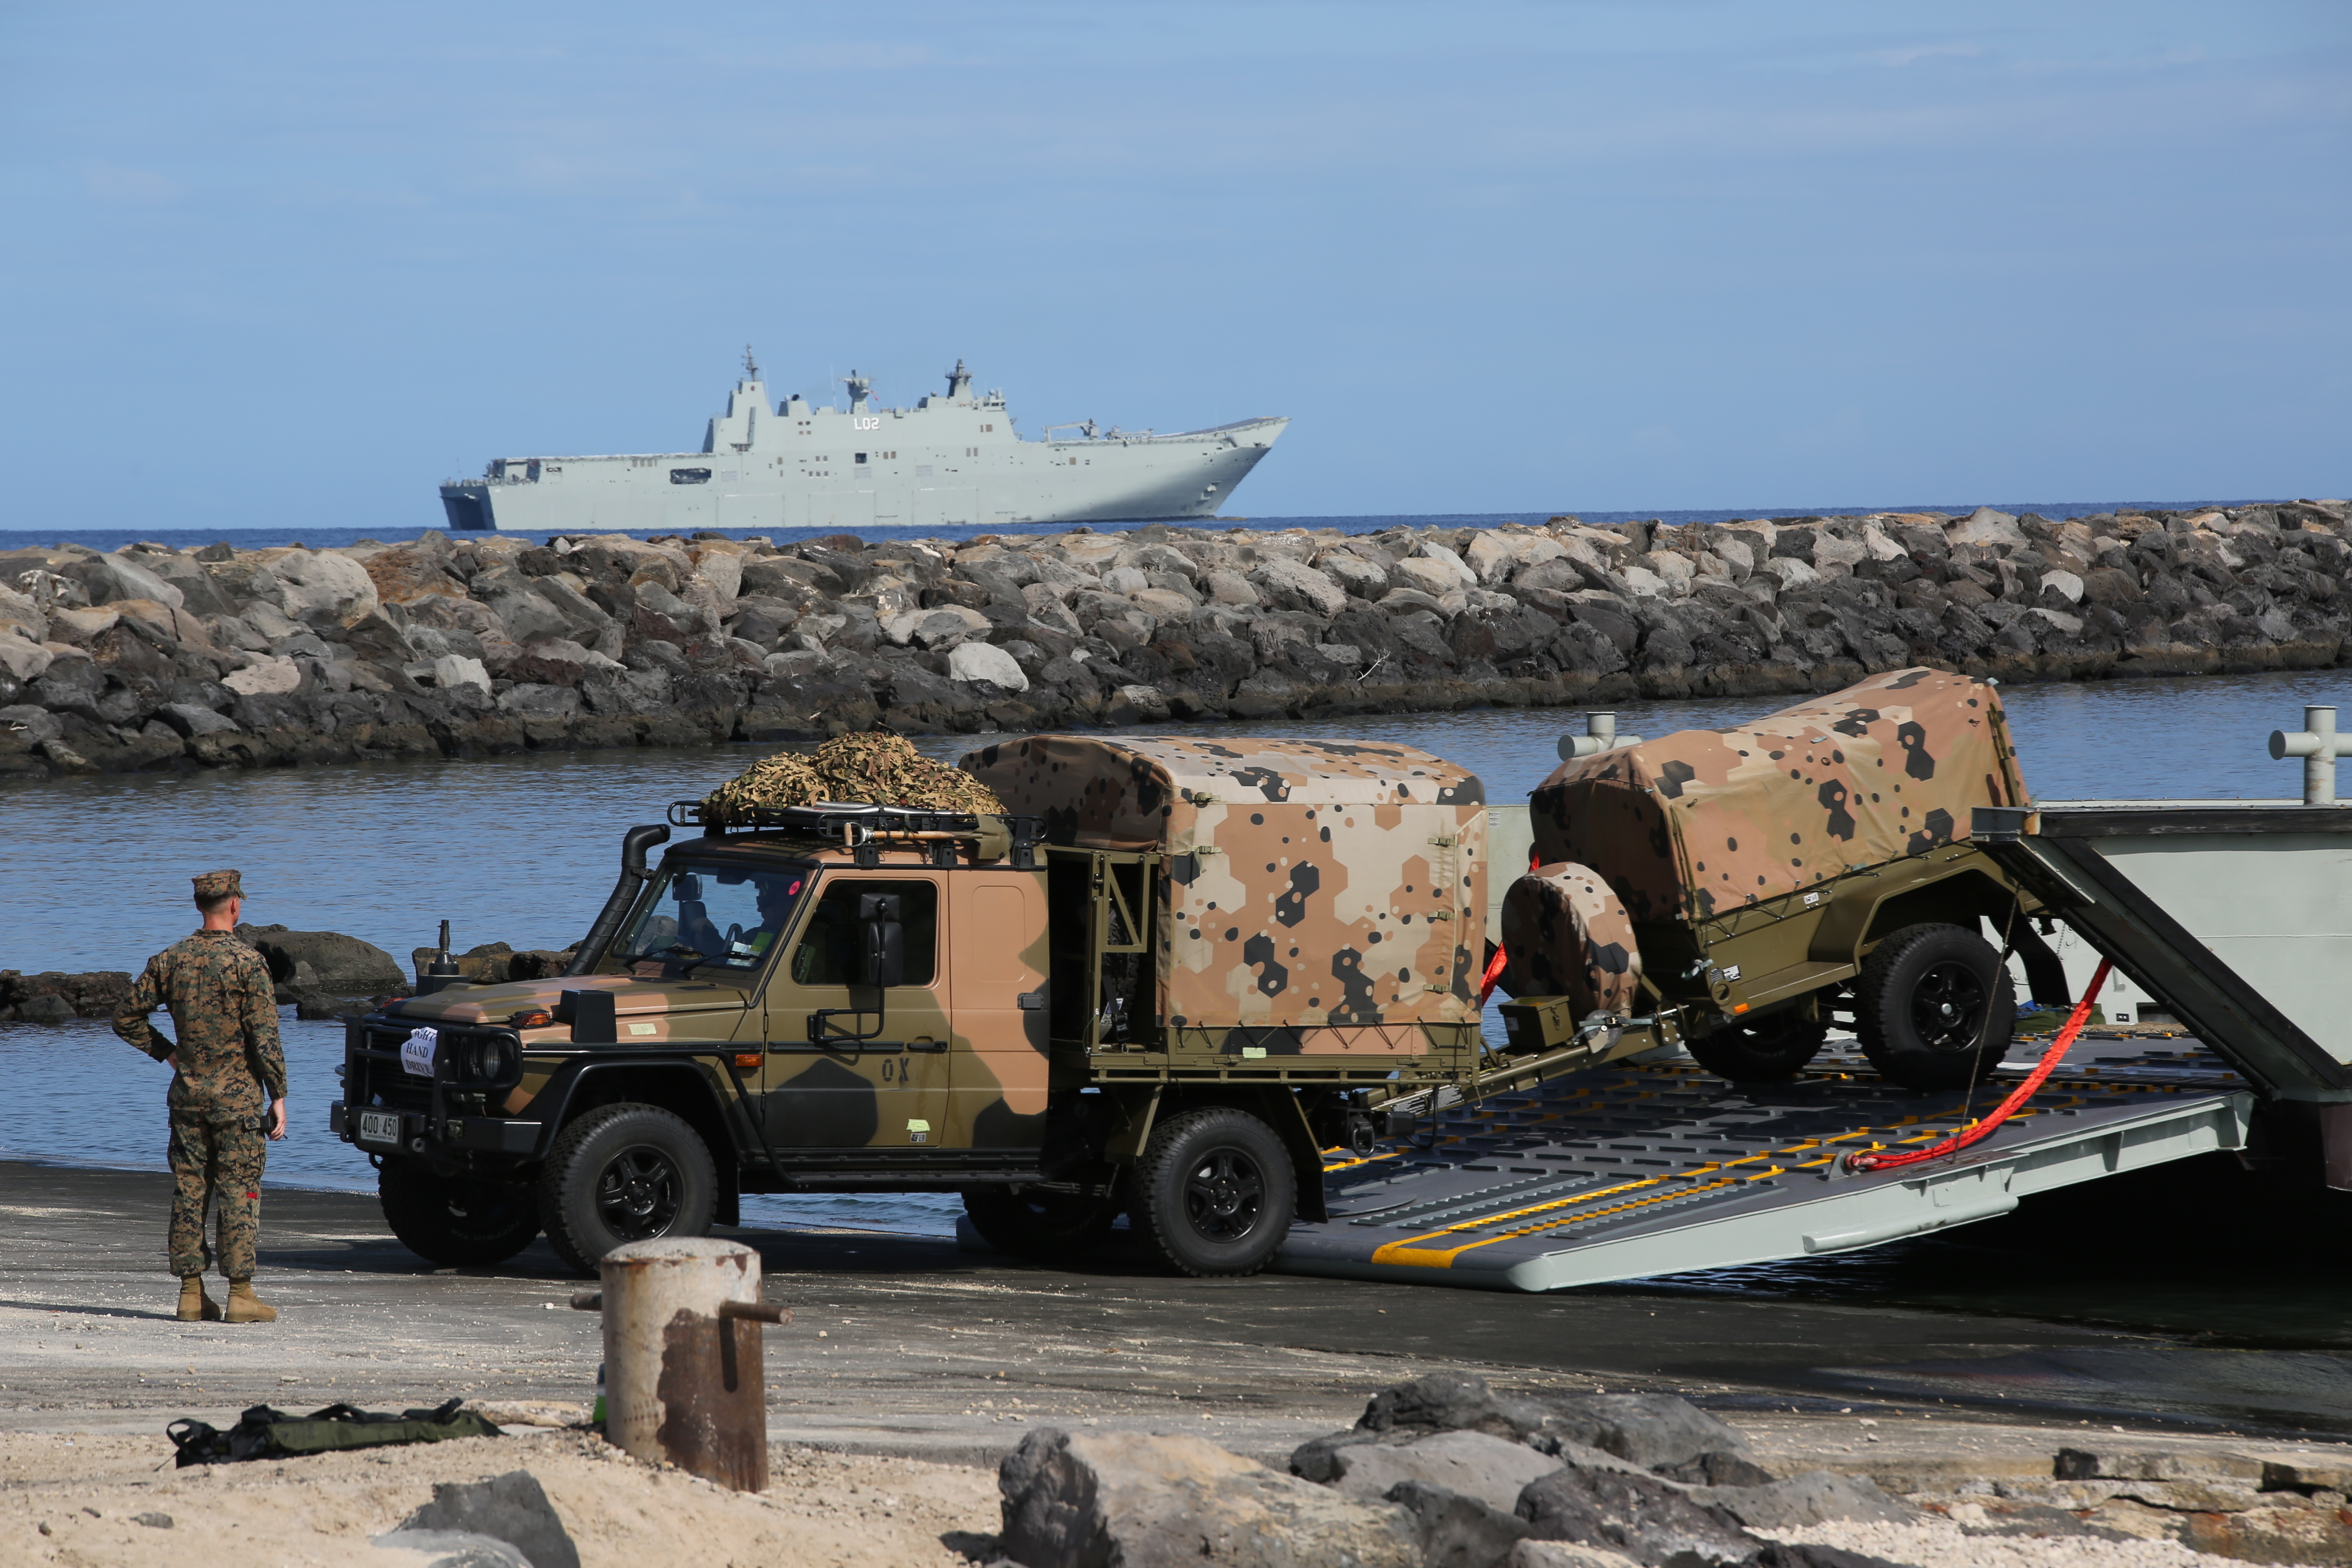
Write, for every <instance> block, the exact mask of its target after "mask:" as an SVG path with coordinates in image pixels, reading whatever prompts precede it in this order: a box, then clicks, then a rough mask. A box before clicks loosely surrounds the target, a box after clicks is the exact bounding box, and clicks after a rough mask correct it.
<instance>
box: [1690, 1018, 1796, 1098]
mask: <svg viewBox="0 0 2352 1568" xmlns="http://www.w3.org/2000/svg"><path fill="white" fill-rule="evenodd" d="M1829 1033H1830V1031H1829V1026H1828V1025H1827V1024H1824V1023H1822V1021H1821V1020H1820V1019H1818V1018H1801V1017H1799V1016H1796V1015H1795V1014H1793V1013H1774V1014H1771V1015H1770V1016H1767V1017H1763V1018H1758V1019H1754V1020H1749V1019H1744V1018H1743V1019H1738V1020H1735V1021H1733V1022H1732V1023H1729V1024H1727V1025H1725V1026H1723V1027H1722V1028H1719V1029H1717V1030H1716V1031H1714V1032H1713V1033H1712V1034H1707V1035H1702V1036H1700V1037H1696V1038H1695V1039H1689V1040H1685V1041H1684V1042H1683V1048H1684V1049H1685V1050H1686V1051H1688V1052H1690V1054H1691V1057H1692V1058H1693V1059H1694V1060H1696V1062H1697V1063H1698V1065H1699V1066H1701V1067H1703V1068H1706V1070H1707V1071H1709V1072H1711V1073H1713V1074H1715V1076H1716V1077H1717V1078H1725V1079H1730V1080H1731V1081H1732V1082H1734V1083H1786V1082H1788V1081H1789V1080H1790V1079H1792V1078H1794V1077H1796V1076H1797V1074H1799V1073H1800V1072H1801V1071H1803V1070H1804V1068H1805V1064H1806V1063H1808V1062H1810V1061H1811V1060H1812V1059H1813V1058H1815V1057H1817V1056H1819V1055H1821V1051H1822V1041H1824V1040H1826V1039H1828V1038H1829Z"/></svg>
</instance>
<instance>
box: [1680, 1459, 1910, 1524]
mask: <svg viewBox="0 0 2352 1568" xmlns="http://www.w3.org/2000/svg"><path fill="white" fill-rule="evenodd" d="M1690 1499H1691V1500H1692V1501H1693V1502H1696V1503H1701V1504H1705V1505H1707V1506H1711V1507H1714V1508H1719V1509H1721V1510H1724V1511H1725V1512H1726V1513H1728V1514H1730V1515H1731V1516H1732V1517H1733V1518H1734V1519H1737V1520H1738V1521H1739V1522H1740V1523H1742V1524H1744V1525H1746V1526H1748V1528H1749V1529H1751V1530H1794V1529H1796V1528H1798V1527H1799V1526H1801V1525H1807V1524H1820V1523H1822V1522H1823V1521H1827V1520H1832V1519H1852V1520H1867V1521H1879V1522H1883V1523H1886V1524H1908V1523H1910V1522H1912V1521H1914V1520H1916V1519H1917V1518H1918V1515H1917V1514H1916V1513H1914V1512H1913V1511H1912V1510H1910V1509H1908V1508H1906V1507H1905V1506H1904V1505H1903V1504H1902V1503H1899V1502H1897V1501H1895V1500H1894V1499H1893V1498H1891V1497H1888V1496H1887V1495H1886V1494H1885V1492H1884V1491H1882V1490H1880V1489H1879V1486H1878V1483H1877V1482H1876V1481H1874V1480H1872V1479H1869V1478H1868V1477H1867V1476H1842V1475H1839V1474H1838V1473H1837V1472H1836V1471H1834V1470H1808V1471H1806V1472H1805V1473H1804V1474H1803V1475H1801V1476H1791V1477H1790V1478H1789V1479H1787V1480H1785V1481H1773V1482H1771V1483H1769V1485H1766V1486H1756V1487H1694V1488H1692V1489H1691V1492H1690Z"/></svg>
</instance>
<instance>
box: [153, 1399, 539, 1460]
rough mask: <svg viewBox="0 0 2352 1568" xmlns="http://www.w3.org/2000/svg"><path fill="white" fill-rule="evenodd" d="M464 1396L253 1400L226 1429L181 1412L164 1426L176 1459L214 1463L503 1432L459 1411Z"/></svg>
mask: <svg viewBox="0 0 2352 1568" xmlns="http://www.w3.org/2000/svg"><path fill="white" fill-rule="evenodd" d="M465 1403H466V1402H465V1400H464V1399H462V1398H458V1399H452V1400H450V1401H449V1402H448V1403H447V1404H446V1405H439V1406H436V1407H435V1408H433V1409H430V1410H404V1411H402V1412H401V1413H400V1414H399V1415H383V1414H380V1413H378V1412H375V1411H371V1410H362V1409H361V1408H360V1407H359V1406H358V1405H328V1406H327V1407H326V1408H325V1409H324V1410H313V1411H312V1412H310V1415H287V1414H286V1412H284V1411H283V1410H276V1409H272V1408H271V1407H270V1406H268V1405H255V1406H253V1407H252V1408H251V1409H250V1410H247V1412H246V1413H245V1415H243V1416H242V1417H240V1418H239V1419H238V1421H237V1424H236V1426H232V1427H230V1428H229V1429H228V1430H227V1431H226V1432H224V1431H222V1430H220V1429H219V1428H218V1427H216V1426H211V1425H210V1424H208V1423H206V1422H203V1421H195V1420H191V1419H189V1418H187V1417H182V1418H181V1419H180V1420H177V1421H174V1422H173V1423H172V1424H171V1425H170V1426H167V1427H165V1428H164V1429H163V1435H164V1436H167V1437H169V1438H171V1439H172V1446H173V1447H174V1448H177V1449H178V1450H179V1451H180V1457H179V1460H178V1463H179V1464H180V1465H181V1466H182V1467H183V1468H184V1467H186V1466H189V1465H217V1464H225V1463H234V1462H235V1461H237V1460H240V1459H294V1458H301V1457H302V1456H303V1455H305V1454H331V1453H334V1452H335V1451H337V1450H338V1449H342V1448H381V1447H386V1446H388V1445H391V1444H396V1443H446V1442H447V1441H448V1440H449V1439H451V1438H452V1437H497V1436H503V1434H502V1433H500V1432H499V1429H498V1428H497V1427H496V1426H492V1425H490V1423H489V1422H488V1421H486V1420H484V1419H483V1418H482V1417H481V1416H479V1415H474V1414H472V1413H471V1412H463V1413H461V1412H460V1411H459V1410H458V1408H457V1407H458V1406H459V1405H463V1404H465Z"/></svg>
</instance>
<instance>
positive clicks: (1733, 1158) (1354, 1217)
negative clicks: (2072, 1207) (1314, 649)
mask: <svg viewBox="0 0 2352 1568" xmlns="http://www.w3.org/2000/svg"><path fill="white" fill-rule="evenodd" d="M1847 1046H1848V1050H1841V1049H1840V1048H1839V1046H1838V1045H1837V1044H1835V1043H1833V1044H1832V1047H1831V1048H1830V1049H1829V1050H1828V1051H1825V1052H1824V1053H1823V1054H1822V1056H1821V1057H1820V1058H1817V1059H1816V1060H1815V1062H1814V1064H1813V1066H1812V1067H1811V1068H1809V1069H1808V1070H1807V1072H1806V1073H1805V1074H1804V1075H1803V1076H1802V1077H1801V1078H1800V1079H1797V1080H1796V1081H1794V1082H1791V1083H1787V1084H1779V1085H1769V1086H1766V1085H1733V1084H1730V1083H1727V1082H1726V1081H1725V1080H1723V1079H1718V1078H1714V1077H1711V1076H1709V1075H1708V1074H1706V1072H1704V1071H1702V1070H1701V1069H1700V1068H1697V1067H1696V1066H1694V1065H1692V1064H1691V1063H1689V1062H1688V1061H1687V1060H1679V1061H1675V1062H1669V1063H1664V1064H1660V1065H1656V1066H1634V1065H1632V1064H1630V1063H1622V1062H1621V1063H1617V1064H1613V1065H1612V1066H1610V1067H1606V1068H1594V1069H1591V1070H1589V1071H1585V1072H1580V1073H1573V1074H1570V1075H1567V1076H1564V1077H1561V1078H1558V1079H1551V1080H1550V1081H1549V1082H1546V1083H1543V1084H1540V1085H1538V1086H1537V1087H1535V1088H1532V1089H1525V1090H1519V1091H1515V1092H1512V1093H1508V1094H1499V1095H1494V1096H1490V1097H1488V1098H1486V1099H1484V1100H1475V1101H1472V1102H1468V1103H1464V1104H1458V1105H1454V1106H1452V1107H1450V1108H1448V1109H1445V1110H1440V1111H1438V1112H1437V1113H1436V1114H1435V1115H1434V1116H1433V1118H1431V1119H1430V1120H1428V1121H1424V1122H1423V1130H1422V1132H1421V1135H1420V1136H1419V1137H1417V1138H1416V1139H1415V1140H1413V1141H1412V1142H1389V1143H1385V1144H1383V1145H1381V1147H1379V1148H1377V1149H1376V1150H1375V1151H1374V1152H1372V1153H1371V1154H1370V1155H1368V1156H1364V1157H1360V1158H1359V1157H1356V1156H1352V1155H1349V1156H1345V1157H1334V1158H1332V1159H1330V1160H1329V1161H1328V1162H1327V1163H1326V1165H1325V1170H1324V1179H1325V1184H1326V1192H1327V1194H1328V1203H1329V1210H1330V1215H1331V1217H1330V1218H1329V1219H1328V1220H1327V1221H1323V1222H1320V1223H1307V1222H1301V1223H1299V1224H1297V1225H1296V1226H1293V1227H1292V1229H1291V1232H1290V1236H1289V1238H1288V1239H1287V1240H1286V1242H1285V1243H1284V1245H1283V1247H1282V1250H1281V1252H1280V1253H1279V1254H1278V1255H1277V1257H1276V1262H1275V1265H1274V1267H1275V1268H1276V1269H1278V1270H1280V1271H1282V1272H1285V1273H1291V1274H1313V1275H1326V1276H1333V1277H1339V1278H1348V1279H1388V1280H1395V1281H1400V1282H1405V1283H1412V1284H1429V1285H1457V1286H1467V1287H1472V1288H1478V1289H1513V1290H1557V1289H1565V1288H1567V1287H1570V1286H1575V1285H1596V1284H1601V1283H1603V1282H1605V1281H1608V1280H1614V1279H1640V1278H1643V1277H1646V1276H1651V1275H1658V1274H1674V1273H1680V1272H1683V1271H1685V1270H1688V1269H1697V1268H1729V1267H1732V1266H1735V1265H1739V1264H1749V1263H1760V1262H1766V1261H1769V1260H1771V1259H1774V1258H1801V1257H1805V1256H1808V1255H1813V1254H1822V1253H1832V1252H1848V1251H1853V1250H1856V1249H1858V1248H1861V1247H1874V1246H1877V1245H1879V1244H1880V1243H1882V1242H1888V1241H1895V1240H1899V1239H1901V1238H1902V1237H1908V1236H1916V1235H1920V1234H1923V1233H1925V1232H1928V1231H1933V1230H1940V1229H1944V1228H1947V1227H1948V1226H1957V1225H1966V1224H1968V1223H1969V1221H1971V1220H1979V1219H1990V1218H1992V1217H1993V1216H1995V1215H2002V1214H2006V1213H2008V1212H2009V1211H2010V1210H2011V1209H2013V1208H2015V1207H2016V1206H2017V1205H2018V1201H2019V1200H2020V1199H2021V1198H2024V1197H2029V1196H2032V1194H2036V1193H2043V1192H2049V1191H2052V1190H2053V1189H2055V1188H2058V1187H2063V1186H2069V1185H2072V1184H2075V1183H2078V1182H2087V1181H2094V1180H2096V1179H2097V1178H2099V1177H2101V1176H2107V1175H2113V1174H2115V1173H2118V1172H2122V1171H2129V1170H2136V1169H2139V1168H2142V1167H2145V1166H2148V1165H2157V1164H2162V1163H2166V1162H2168V1161H2172V1160H2179V1159H2186V1158H2188V1157H2189V1156H2190V1155H2192V1154H2202V1153H2208V1152H2212V1151H2214V1150H2220V1149H2237V1148H2242V1147H2243V1146H2244V1143H2245V1134H2246V1128H2247V1123H2248V1121H2249V1119H2250V1118H2251V1116H2252V1110H2253V1103H2254V1094H2253V1092H2252V1089H2250V1088H2249V1086H2248V1085H2247V1084H2246V1082H2245V1080H2244V1079H2242V1078H2240V1077H2239V1076H2238V1075H2237V1074H2236V1073H2234V1072H2232V1071H2231V1070H2230V1068H2228V1067H2227V1066H2225V1065H2224V1064H2223V1063H2222V1062H2221V1060H2220V1059H2219V1058H2215V1057H2213V1056H2211V1055H2210V1054H2208V1053H2206V1052H2205V1051H2204V1050H2202V1049H2201V1048H2200V1047H2198V1045H2197V1043H2196V1042H2195V1041H2193V1040H2178V1039H2175V1040H2165V1041H2152V1040H2147V1039H2134V1038H2130V1037H2114V1036H2107V1037H2088V1036H2086V1037H2084V1039H2083V1040H2082V1041H2080V1042H2079V1043H2078V1044H2077V1045H2076V1046H2075V1047H2074V1050H2073V1051H2072V1052H2070V1053H2069V1054H2068V1056H2067V1058H2066V1060H2065V1061H2064V1063H2063V1065H2062V1066H2061V1068H2059V1070H2058V1072H2057V1073H2056V1074H2054V1075H2053V1077H2052V1079H2050V1081H2049V1082H2048V1083H2047V1084H2046V1085H2044V1086H2043V1088H2042V1091H2041V1092H2040V1093H2039V1094H2037V1095H2036V1096H2035V1097H2034V1098H2033V1099H2032V1100H2030V1101H2028V1102H2027V1103H2026V1104H2025V1105H2024V1106H2022V1107H2021V1108H2020V1109H2019V1110H2018V1112H2017V1114H2016V1115H2015V1116H2013V1117H2012V1118H2011V1120H2010V1121H2009V1122H2008V1123H2007V1124H2005V1125H2004V1126H2002V1127H2001V1128H2000V1129H1999V1130H1998V1131H1995V1132H1994V1133H1993V1134H1992V1136H1991V1137H1990V1138H1988V1139H1987V1140H1985V1141H1984V1142H1981V1143H1979V1144H1977V1145H1975V1146H1974V1147H1972V1148H1969V1149H1968V1150H1966V1151H1963V1152H1961V1153H1959V1154H1958V1155H1956V1156H1954V1157H1952V1158H1951V1159H1949V1160H1938V1161H1937V1162H1934V1163H1931V1164H1927V1165H1916V1166H1911V1167H1907V1168H1905V1169H1902V1170H1897V1171H1886V1172H1877V1173H1864V1174H1855V1173H1849V1172H1847V1171H1844V1170H1843V1169H1842V1168H1841V1167H1840V1164H1839V1161H1840V1158H1841V1157H1842V1156H1843V1154H1845V1153H1846V1152H1848V1151H1850V1150H1854V1149H1864V1148H1869V1147H1872V1146H1874V1145H1885V1146H1886V1147H1890V1148H1902V1147H1905V1146H1906V1145H1918V1144H1925V1143H1930V1142H1935V1141H1936V1140H1937V1139H1940V1138H1942V1137H1945V1136H1946V1135H1948V1134H1949V1133H1950V1132H1952V1131H1956V1130H1958V1128H1959V1127H1960V1126H1961V1125H1962V1124H1963V1122H1964V1121H1966V1120H1967V1119H1969V1118H1970V1117H1981V1116H1983V1115H1985V1114H1986V1113H1987V1112H1989V1111H1990V1110H1991V1109H1992V1108H1993V1107H1994V1106H1995V1105H1996V1104H1997V1103H1999V1101H2000V1098H2001V1097H2002V1096H2003V1095H2005V1094H2006V1093H2008V1091H2009V1089H2011V1087H2013V1086H2014V1084H2015V1082H2016V1080H2017V1079H2020V1078H2021V1077H2022V1076H2023V1074H2024V1072H2025V1071H2026V1069H2027V1068H2028V1067H2030V1066H2031V1062H2032V1058H2028V1059H2026V1060H2024V1061H2019V1062H2011V1063H2009V1064H2005V1065H2004V1067H2003V1068H2002V1069H2001V1071H2000V1074H1999V1075H1998V1076H1997V1077H1996V1078H1995V1079H1993V1080H1992V1081H1991V1082H1990V1083H1987V1084H1983V1085H1979V1088H1978V1089H1977V1090H1976V1092H1975V1094H1974V1095H1973V1097H1971V1096H1969V1095H1967V1094H1964V1093H1960V1092H1949V1093H1916V1092H1914V1091H1911V1090H1908V1089H1902V1088H1899V1087H1897V1086H1895V1085H1894V1084H1890V1083H1887V1082H1885V1081H1884V1080H1883V1079H1879V1078H1878V1077H1877V1075H1876V1074H1875V1073H1874V1071H1872V1070H1871V1069H1870V1068H1869V1067H1868V1066H1867V1065H1866V1064H1864V1063H1863V1062H1862V1060H1861V1058H1859V1057H1858V1056H1856V1055H1852V1054H1849V1051H1850V1042H1849V1043H1847ZM2019 1049H2020V1052H2021V1053H2022V1052H2026V1051H2036V1052H2037V1054H2038V1047H2033V1045H2032V1042H2024V1041H2021V1042H2020V1047H2019Z"/></svg>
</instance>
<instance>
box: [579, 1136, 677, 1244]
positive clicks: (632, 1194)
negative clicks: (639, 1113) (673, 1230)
mask: <svg viewBox="0 0 2352 1568" xmlns="http://www.w3.org/2000/svg"><path fill="white" fill-rule="evenodd" d="M685 1185H686V1178H685V1177H684V1176H683V1175H681V1174H680V1173H679V1172H678V1168H677V1165H676V1164H675V1163H672V1162H671V1160H670V1158H669V1156H668V1155H667V1154H665V1153H663V1152H661V1151H660V1150H659V1149H654V1148H648V1147H646V1146H645V1145H643V1144H639V1145H638V1146H637V1147H635V1148H633V1149H624V1150H622V1151H621V1152H619V1153H617V1154H615V1155H614V1156H613V1157H612V1158H611V1159H610V1160H608V1161H606V1162H605V1163H604V1173H602V1174H600V1175H599V1176H598V1177H597V1178H596V1211H597V1213H598V1215H600V1216H601V1217H602V1218H603V1219H604V1228H605V1229H607V1230H609V1231H611V1232H612V1233H613V1234H614V1236H617V1237H620V1238H621V1239H622V1240H624V1241H646V1240H650V1239H651V1238H652V1237H656V1236H667V1235H668V1234H669V1227H670V1226H673V1225H676V1224H677V1211H678V1205H679V1204H680V1202H681V1201H682V1198H683V1189H684V1187H685Z"/></svg>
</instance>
